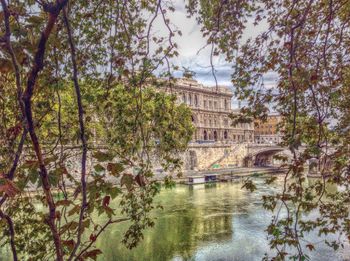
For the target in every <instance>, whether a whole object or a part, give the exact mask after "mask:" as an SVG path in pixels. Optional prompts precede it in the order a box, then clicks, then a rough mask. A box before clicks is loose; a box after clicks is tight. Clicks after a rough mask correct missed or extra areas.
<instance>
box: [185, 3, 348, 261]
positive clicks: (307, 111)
mask: <svg viewBox="0 0 350 261" xmlns="http://www.w3.org/2000/svg"><path fill="white" fill-rule="evenodd" d="M349 8H350V2H349V1H333V0H326V1H323V0H322V1H315V0H310V1H298V0H283V1H274V0H263V1H254V0H246V1H235V0H232V1H231V0H228V1H205V0H204V1H196V0H194V1H189V3H188V12H189V13H190V14H191V15H195V16H197V20H198V22H199V23H200V24H202V26H203V27H202V32H203V35H204V36H207V37H208V45H211V46H212V50H213V51H212V55H220V54H222V55H224V56H225V57H226V60H227V61H228V62H230V63H232V65H233V66H232V82H233V84H234V86H235V87H236V91H235V94H236V96H237V97H238V98H239V99H242V100H245V101H247V103H248V105H247V106H245V107H243V108H242V110H241V111H242V113H243V116H245V117H242V116H239V117H236V118H235V117H233V118H235V120H237V121H247V120H252V119H265V118H266V115H267V113H268V112H269V111H270V110H271V109H273V110H275V111H277V112H279V113H280V114H281V115H282V117H283V122H282V124H281V126H280V128H281V131H282V132H283V133H284V140H283V142H282V144H281V145H283V146H286V147H289V148H290V150H291V152H292V154H293V160H292V163H290V164H287V163H286V167H288V172H287V174H286V175H285V183H284V186H283V188H282V192H281V193H279V194H277V195H275V196H272V197H264V201H265V202H264V204H265V206H266V207H267V208H268V209H270V210H272V211H273V213H274V217H273V220H272V222H271V225H270V226H269V227H268V229H267V232H268V235H269V239H270V245H271V247H272V248H274V249H276V250H277V259H278V260H283V259H285V258H286V257H287V256H288V257H291V258H292V259H294V260H305V259H307V251H313V250H314V249H315V246H314V245H313V244H312V242H311V243H310V242H305V241H304V240H303V239H304V235H305V233H307V232H308V231H310V230H318V231H319V233H320V234H325V235H327V234H333V233H334V234H336V233H340V234H341V235H343V237H339V238H340V240H338V241H334V242H327V241H326V244H328V245H329V246H330V247H332V248H334V249H337V248H339V247H340V246H342V245H343V241H342V240H341V238H349V236H350V227H349V221H350V220H349V211H348V202H349V179H348V175H349V158H350V157H349V156H350V154H349V133H350V131H349V130H350V125H349V123H350V122H349V106H348V105H349V101H350V97H349V96H348V94H349V92H348V89H349V87H348V86H349V83H348V79H349V69H348V68H349V61H350V60H349V51H350V49H349V44H348V39H349V36H350V34H349V33H350V32H349V28H350V27H349V25H350V24H349V21H350V20H349V18H350V17H349V15H350V13H349ZM248 23H250V24H254V25H258V26H260V27H259V29H262V28H264V27H265V28H266V29H265V30H263V32H262V33H260V34H258V35H257V36H256V37H251V38H250V39H248V40H247V41H243V40H242V35H243V33H244V31H245V29H246V26H247V24H248ZM265 25H266V26H265ZM270 72H275V73H276V74H277V77H278V78H277V83H276V87H274V88H268V87H267V86H265V85H264V76H265V75H266V74H267V73H270ZM311 159H316V160H317V162H318V164H317V165H318V173H319V175H320V176H321V179H320V180H319V181H317V182H315V183H314V184H312V185H310V186H308V187H306V186H305V185H304V180H305V175H304V168H305V163H307V162H308V160H311ZM328 182H330V183H334V184H336V185H338V186H341V187H343V188H344V190H342V191H339V192H337V193H329V192H327V191H326V189H325V188H326V183H328ZM246 186H247V187H248V188H251V189H254V184H252V183H251V181H249V183H247V184H246ZM329 199H331V200H329ZM281 210H285V212H286V213H287V216H286V217H285V216H283V215H281V214H280V213H283V212H284V211H281ZM315 210H316V211H317V212H319V217H317V218H315V219H305V218H304V217H303V216H302V215H301V213H307V212H311V211H315ZM344 236H345V237H344ZM305 249H306V250H305Z"/></svg>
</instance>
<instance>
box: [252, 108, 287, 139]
mask: <svg viewBox="0 0 350 261" xmlns="http://www.w3.org/2000/svg"><path fill="white" fill-rule="evenodd" d="M281 120H282V118H281V116H280V115H279V114H270V115H268V116H267V120H266V122H262V121H255V128H254V140H255V143H259V144H277V143H279V142H281V141H282V136H281V133H280V132H279V131H278V124H279V123H280V122H281Z"/></svg>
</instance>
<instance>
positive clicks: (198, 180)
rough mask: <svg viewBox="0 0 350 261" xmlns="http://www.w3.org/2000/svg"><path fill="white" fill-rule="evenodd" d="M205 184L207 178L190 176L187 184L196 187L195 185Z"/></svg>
mask: <svg viewBox="0 0 350 261" xmlns="http://www.w3.org/2000/svg"><path fill="white" fill-rule="evenodd" d="M204 183H205V177H204V176H199V175H198V176H189V177H188V181H187V182H186V184H187V185H195V184H204Z"/></svg>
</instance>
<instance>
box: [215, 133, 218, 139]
mask: <svg viewBox="0 0 350 261" xmlns="http://www.w3.org/2000/svg"><path fill="white" fill-rule="evenodd" d="M214 140H218V133H217V132H216V131H214Z"/></svg>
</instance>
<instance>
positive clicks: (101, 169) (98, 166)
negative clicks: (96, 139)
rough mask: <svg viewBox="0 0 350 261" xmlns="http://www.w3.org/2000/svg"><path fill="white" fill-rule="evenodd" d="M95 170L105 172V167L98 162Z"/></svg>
mask: <svg viewBox="0 0 350 261" xmlns="http://www.w3.org/2000/svg"><path fill="white" fill-rule="evenodd" d="M94 170H95V171H96V172H103V171H105V168H104V167H103V166H102V165H101V164H97V165H95V166H94Z"/></svg>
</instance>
